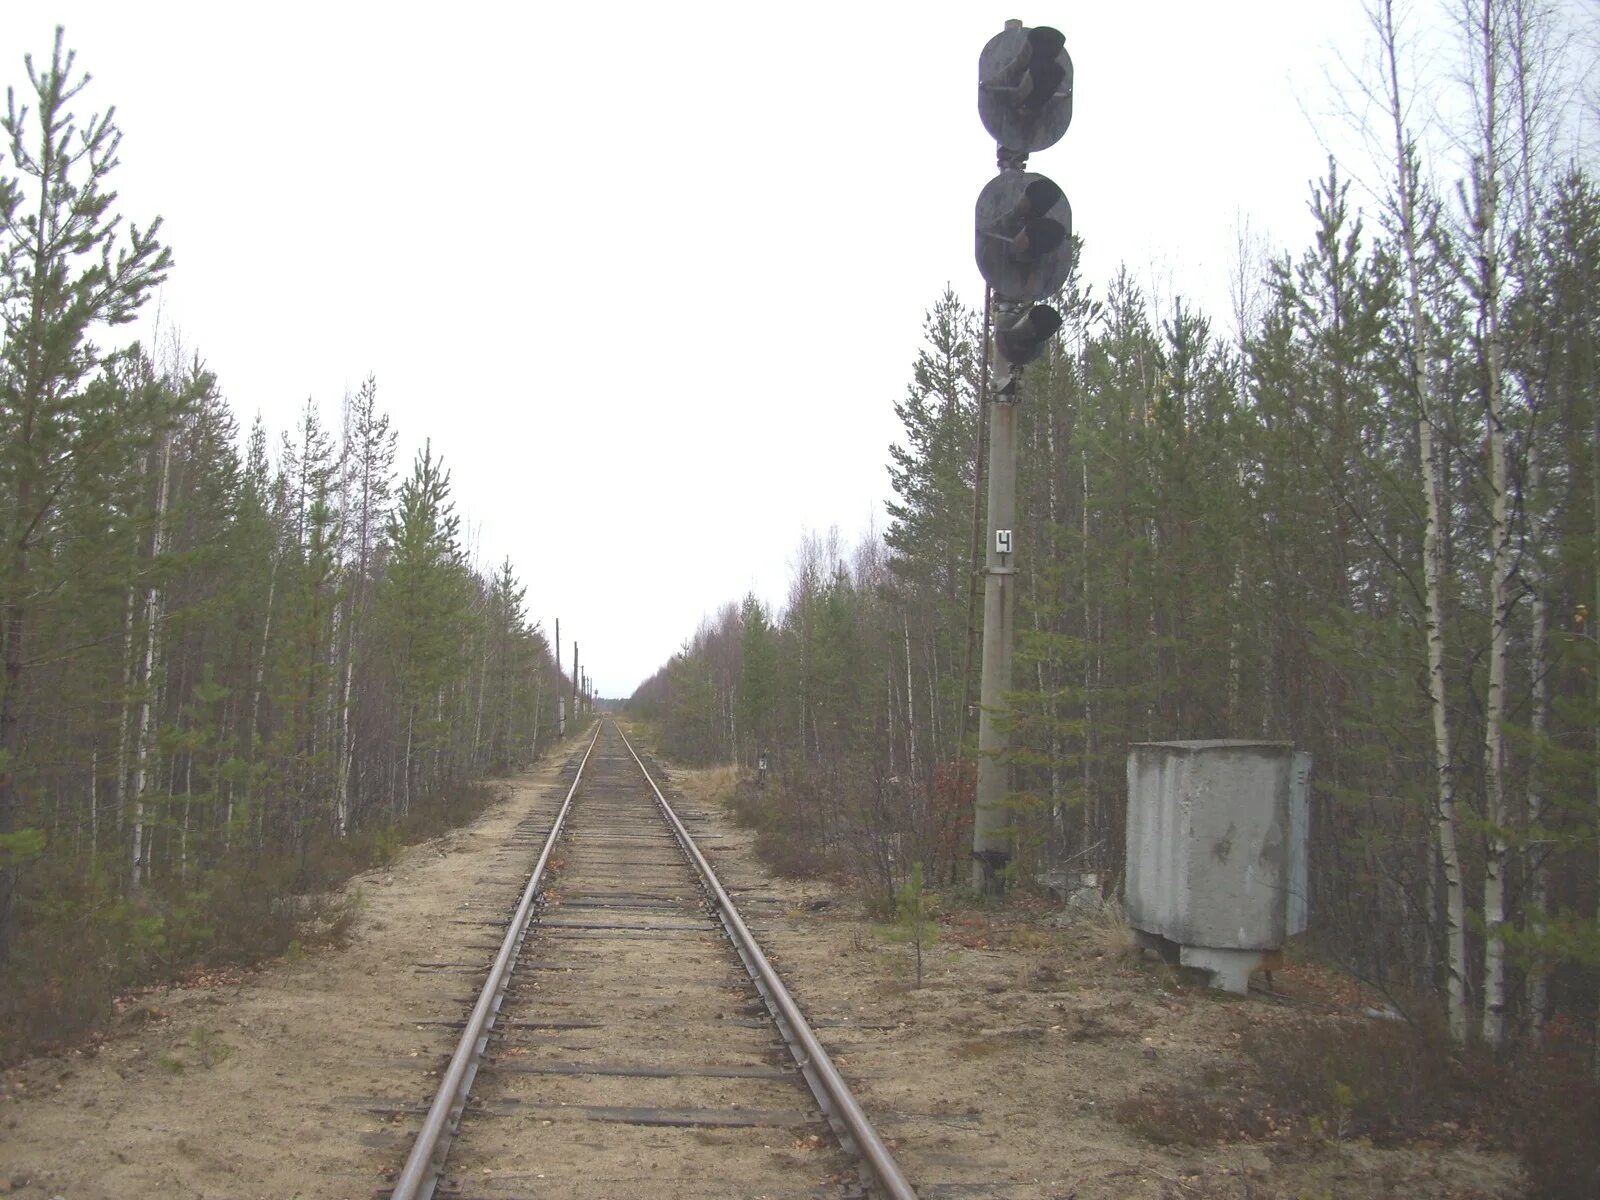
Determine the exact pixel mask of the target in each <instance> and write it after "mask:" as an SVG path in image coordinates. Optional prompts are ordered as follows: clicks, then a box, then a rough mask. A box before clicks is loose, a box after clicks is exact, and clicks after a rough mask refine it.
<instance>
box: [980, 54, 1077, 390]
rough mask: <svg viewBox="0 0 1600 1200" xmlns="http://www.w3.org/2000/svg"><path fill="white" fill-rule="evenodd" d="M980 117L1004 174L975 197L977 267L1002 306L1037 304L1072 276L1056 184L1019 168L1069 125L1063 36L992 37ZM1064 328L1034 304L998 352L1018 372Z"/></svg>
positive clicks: (1068, 224) (1007, 328) (984, 59)
mask: <svg viewBox="0 0 1600 1200" xmlns="http://www.w3.org/2000/svg"><path fill="white" fill-rule="evenodd" d="M978 116H979V117H980V118H981V119H982V121H983V126H984V128H985V129H987V130H988V131H989V133H990V134H991V135H992V136H993V137H994V139H995V141H996V142H998V143H999V148H1000V154H999V158H1000V163H1001V166H1002V168H1003V169H1002V170H1001V172H1000V174H999V175H997V176H996V177H995V178H994V179H992V180H990V181H989V183H988V184H987V185H986V186H985V187H984V189H983V191H982V192H980V193H979V194H978V204H977V211H976V221H975V224H976V257H977V260H978V270H979V271H980V272H981V273H982V274H983V277H984V279H985V280H986V281H987V282H988V284H989V286H990V287H992V288H993V289H994V293H995V298H996V299H997V300H999V301H1000V302H1001V304H1002V306H1005V307H1010V306H1016V305H1020V304H1023V303H1026V302H1027V301H1038V300H1043V299H1045V298H1046V297H1048V296H1052V295H1054V294H1055V293H1056V292H1058V291H1060V290H1061V287H1062V285H1063V284H1065V283H1066V281H1067V276H1068V275H1069V274H1071V272H1072V263H1073V253H1074V248H1073V244H1072V206H1071V205H1070V204H1069V203H1067V197H1066V194H1065V193H1064V192H1062V190H1061V188H1060V187H1058V186H1057V185H1056V184H1055V183H1054V182H1053V181H1052V180H1050V179H1048V178H1046V177H1045V176H1043V175H1037V174H1032V173H1030V172H1027V171H1024V170H1023V169H1022V167H1023V165H1024V164H1025V163H1026V162H1027V159H1028V155H1029V154H1030V153H1031V152H1033V151H1035V150H1044V149H1046V148H1048V147H1050V146H1053V145H1055V144H1056V142H1058V141H1060V140H1061V137H1062V135H1063V134H1065V133H1066V131H1067V126H1069V125H1070V124H1072V58H1071V56H1070V55H1068V54H1067V50H1066V38H1065V36H1063V35H1062V33H1061V31H1060V30H1058V29H1051V28H1049V27H1048V26H1037V27H1035V28H1032V29H1029V28H1026V27H1024V26H1023V25H1022V24H1021V23H1020V22H1012V23H1009V24H1008V25H1007V28H1006V29H1005V30H1004V31H1003V32H1001V33H998V34H996V35H995V36H994V37H992V38H990V39H989V42H988V44H987V45H985V46H984V48H983V52H982V53H981V54H979V56H978ZM1060 328H1061V314H1060V313H1058V312H1057V311H1056V310H1055V309H1054V308H1051V307H1050V306H1049V305H1047V304H1034V305H1032V306H1031V307H1030V308H1029V309H1028V310H1027V311H1026V312H1024V313H1023V314H1022V316H1021V318H1020V319H1018V320H1010V319H1009V317H1008V318H1007V322H1006V323H1005V324H1003V325H1001V326H999V327H998V328H997V330H996V334H995V348H996V349H997V350H998V351H999V353H1000V356H1001V357H1002V358H1004V359H1005V361H1006V362H1007V363H1009V364H1011V366H1013V367H1020V366H1022V365H1023V364H1024V363H1029V362H1032V361H1033V360H1034V359H1036V358H1038V357H1039V355H1040V354H1042V353H1043V352H1044V348H1045V346H1046V345H1048V343H1049V341H1050V338H1051V337H1053V336H1054V335H1055V332H1056V330H1058V329H1060ZM1001 391H1002V392H1003V393H1006V394H1011V393H1014V391H1015V388H1014V386H1006V387H1002V388H1001Z"/></svg>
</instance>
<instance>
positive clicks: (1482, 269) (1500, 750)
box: [1474, 0, 1512, 1046]
mask: <svg viewBox="0 0 1600 1200" xmlns="http://www.w3.org/2000/svg"><path fill="white" fill-rule="evenodd" d="M1479 13H1480V16H1479V18H1478V22H1477V25H1476V28H1475V30H1474V33H1475V35H1476V36H1477V37H1478V38H1479V39H1481V40H1480V42H1479V45H1478V46H1477V49H1478V50H1479V51H1480V52H1481V53H1482V55H1483V60H1482V68H1483V76H1482V78H1481V80H1480V81H1479V82H1480V86H1481V87H1482V89H1483V91H1482V102H1483V129H1482V133H1483V135H1484V137H1483V147H1482V152H1483V157H1482V160H1481V162H1480V164H1479V167H1478V170H1479V174H1480V179H1479V184H1478V189H1479V190H1478V196H1477V200H1476V204H1477V209H1478V211H1477V213H1476V214H1475V216H1476V221H1475V224H1476V227H1477V233H1478V281H1477V282H1478V287H1479V289H1480V291H1479V305H1480V309H1479V312H1480V317H1479V319H1480V321H1481V323H1482V326H1483V338H1484V342H1485V349H1486V351H1487V353H1486V359H1487V361H1486V363H1485V379H1484V423H1485V426H1486V429H1485V433H1486V434H1487V438H1488V449H1489V491H1490V496H1489V538H1490V550H1491V560H1490V567H1489V687H1488V694H1487V695H1486V697H1485V699H1484V721H1483V724H1484V733H1483V776H1484V817H1485V819H1486V821H1487V824H1488V834H1487V837H1486V838H1485V845H1484V862H1483V925H1484V939H1483V1040H1484V1041H1485V1042H1486V1043H1488V1044H1489V1045H1490V1046H1499V1045H1500V1044H1501V1042H1502V1041H1503V1040H1504V1037H1505V1003H1506V967H1505V935H1504V933H1503V928H1504V926H1505V922H1506V916H1507V910H1506V886H1505V883H1506V881H1505V870H1506V859H1507V851H1508V834H1507V826H1508V825H1509V823H1510V812H1509V809H1508V806H1507V803H1506V788H1505V711H1506V665H1507V662H1506V660H1507V638H1508V634H1509V632H1510V624H1511V606H1512V599H1511V570H1512V556H1511V549H1512V547H1511V514H1510V503H1509V500H1510V497H1509V480H1508V476H1509V471H1508V470H1507V462H1506V457H1507V453H1508V450H1507V445H1506V428H1505V394H1504V380H1503V376H1502V363H1501V345H1500V251H1499V246H1498V245H1497V238H1498V236H1499V187H1500V161H1499V158H1498V146H1497V142H1496V134H1497V131H1498V128H1497V126H1498V114H1497V104H1498V100H1499V88H1498V83H1499V68H1498V65H1497V63H1496V61H1495V55H1496V51H1497V50H1498V49H1499V40H1500V34H1499V30H1498V28H1497V24H1496V21H1495V0H1482V6H1481V8H1480V9H1479Z"/></svg>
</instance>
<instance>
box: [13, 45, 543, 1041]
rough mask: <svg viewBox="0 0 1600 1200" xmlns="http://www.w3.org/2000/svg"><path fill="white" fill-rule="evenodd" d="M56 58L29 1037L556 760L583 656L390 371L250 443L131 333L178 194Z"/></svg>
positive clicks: (16, 323) (90, 1013)
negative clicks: (392, 388) (484, 551)
mask: <svg viewBox="0 0 1600 1200" xmlns="http://www.w3.org/2000/svg"><path fill="white" fill-rule="evenodd" d="M27 74H28V81H29V86H28V88H27V98H26V100H24V99H22V98H20V97H18V96H17V95H16V94H14V93H13V94H10V95H9V98H8V105H7V109H6V112H5V115H4V118H3V119H0V127H3V129H4V133H5V136H6V142H5V156H4V159H3V160H0V319H3V322H4V323H3V327H0V329H3V340H0V664H3V673H0V1044H5V1045H6V1046H7V1047H8V1048H14V1049H21V1048H22V1047H23V1046H24V1045H25V1041H24V1039H25V1038H26V1037H27V1036H28V1035H29V1034H30V1033H47V1034H55V1033H61V1032H64V1031H65V1027H67V1026H70V1025H71V1024H72V1023H73V1022H74V1021H78V1020H84V1021H88V1020H92V1019H94V1018H95V1016H96V1015H97V1014H98V1013H99V1012H101V1011H103V1009H104V1007H105V1006H106V1005H107V1004H108V1003H109V998H110V989H111V988H113V987H115V986H118V985H122V984H127V983H130V982H134V981H136V980H141V979H146V978H148V977H149V976H150V975H151V974H152V973H160V972H165V971H172V970H175V969H178V968H179V967H181V966H182V965H184V964H186V963H191V962H194V961H197V960H205V959H216V958H220V957H228V956H233V955H236V954H240V953H245V952H246V951H245V950H244V947H246V946H250V947H252V948H253V949H254V950H255V951H256V952H258V953H270V952H271V951H272V944H271V939H270V937H269V936H268V935H267V934H266V933H265V932H263V931H264V930H265V929H266V928H268V927H269V926H270V925H271V924H272V922H273V921H274V920H275V917H276V914H278V913H281V912H284V911H293V910H294V906H286V905H285V903H284V897H285V896H286V895H288V894H290V893H306V894H311V893H314V892H316V891H317V890H318V889H320V888H322V887H325V886H326V885H327V884H328V883H330V882H331V881H332V880H333V879H335V878H336V877H337V876H338V875H339V873H340V872H343V871H348V870H350V869H357V868H359V867H361V866H364V865H366V860H367V859H368V858H369V857H371V856H377V855H380V854H387V853H389V852H392V847H393V846H394V845H395V844H396V842H397V840H398V838H399V836H400V832H401V831H402V830H420V829H425V828H430V827H436V826H437V825H438V824H439V823H440V822H441V821H442V820H443V819H445V817H446V816H447V815H449V814H451V813H456V812H458V811H459V809H458V806H457V801H458V800H459V798H461V797H462V796H464V795H466V794H467V792H468V790H469V789H470V785H471V784H472V781H474V780H476V779H479V778H481V777H482V776H484V775H486V774H488V773H491V772H498V771H509V770H513V769H516V768H518V767H520V766H522V765H524V764H526V763H527V762H529V761H530V760H531V759H532V758H533V757H534V756H535V755H536V754H537V753H538V752H539V751H540V750H542V749H543V748H544V747H545V746H547V745H548V744H549V741H550V739H552V738H553V737H554V735H555V724H556V709H555V704H554V697H555V695H556V694H557V692H558V690H561V689H562V688H563V687H564V686H566V685H565V684H564V683H563V681H562V680H561V678H560V676H559V675H558V673H557V671H556V667H555V664H554V662H553V660H552V656H551V654H550V651H549V648H548V647H547V645H546V643H545V639H544V637H543V634H542V633H541V631H540V630H539V628H538V626H537V625H535V624H533V623H531V622H530V621H529V620H528V617H527V614H526V589H525V588H524V586H523V585H522V584H521V583H519V582H518V580H517V577H516V573H515V570H514V568H513V566H512V564H511V563H509V562H506V563H504V564H502V565H501V566H500V567H499V568H498V569H497V570H495V571H493V572H487V573H486V572H480V571H479V570H478V569H476V568H475V567H474V566H473V564H471V563H469V562H468V561H467V559H466V558H465V556H464V554H463V553H462V550H461V547H460V545H459V538H458V528H459V520H458V518H457V517H456V516H455V514H454V507H453V506H454V503H455V501H454V498H453V495H452V492H451V486H450V478H449V474H448V472H446V471H445V470H444V468H443V465H442V463H440V461H439V460H438V458H437V456H436V455H435V454H434V453H433V451H432V448H431V446H428V447H426V448H425V449H424V450H423V451H422V453H421V454H419V455H418V457H417V461H416V463H415V465H414V467H413V469H412V472H411V474H410V476H409V477H408V478H407V479H405V480H404V481H403V482H401V483H400V484H399V485H398V487H397V486H396V481H395V480H394V478H393V473H394V455H395V443H396V435H395V432H394V431H393V430H392V429H391V428H390V423H389V419H388V417H387V416H386V415H385V414H384V413H383V411H382V409H381V407H380V406H379V401H378V391H377V382H376V380H375V379H373V378H371V377H369V378H368V379H367V380H366V381H365V382H364V383H363V384H362V385H361V387H360V388H359V389H358V390H357V391H356V392H355V393H354V394H352V395H350V396H347V397H345V405H344V412H343V414H342V417H343V419H342V426H341V428H339V429H332V428H329V427H328V426H327V425H326V424H325V423H324V421H323V418H322V416H321V414H320V412H319V409H318V407H317V405H316V404H315V403H313V402H311V401H309V400H308V401H307V404H306V407H305V409H304V412H303V414H302V416H301V418H300V420H299V422H298V423H297V425H296V428H295V429H293V430H292V431H289V432H286V433H285V434H284V435H283V438H282V442H281V445H280V447H279V449H278V453H277V455H276V457H275V458H274V456H273V455H271V454H270V453H269V450H268V447H269V439H268V433H267V430H266V429H265V428H264V427H263V426H262V425H261V423H260V421H259V420H258V421H257V422H256V423H255V425H254V426H253V427H252V428H251V430H250V432H249V434H248V435H247V437H246V438H245V443H244V445H243V447H240V445H239V444H238V442H239V438H238V432H239V431H238V427H237V424H236V422H235V420H234V418H233V416H232V414H231V413H230V411H229V409H228V406H227V403H226V400H225V399H224V396H223V391H222V384H221V382H220V381H219V380H218V379H217V378H216V377H215V376H214V375H212V373H211V372H209V371H208V370H207V369H206V368H205V366H204V364H203V362H202V361H201V359H200V358H199V357H198V356H197V355H190V354H186V353H185V352H183V351H182V350H181V349H180V348H178V347H177V346H176V344H172V343H169V344H167V345H163V346H161V347H158V348H157V352H156V353H153V352H152V350H151V348H149V347H145V346H141V345H139V344H130V345H124V346H117V345H116V344H115V341H114V339H115V338H116V337H117V335H118V333H119V332H120V330H119V327H121V326H125V325H126V324H127V323H128V322H129V321H131V320H132V319H133V318H134V317H135V316H136V315H137V314H138V312H139V311H140V307H141V305H142V304H143V303H144V302H145V301H146V300H147V299H148V298H149V297H150V296H151V294H152V293H153V289H154V288H155V287H156V285H158V284H159V283H160V282H161V280H162V279H163V278H164V277H165V275H166V274H167V272H168V271H169V270H170V269H171V256H170V254H169V252H168V251H167V249H166V248H165V247H164V246H163V245H162V244H161V243H160V241H159V240H158V238H157V231H158V230H159V228H160V222H159V221H151V222H150V223H149V224H148V225H147V226H135V225H132V224H129V223H126V222H125V221H124V220H123V218H122V216H121V214H120V213H119V212H118V211H117V208H116V197H115V193H114V191H112V185H111V176H112V175H113V173H114V170H115V167H116V160H117V154H118V150H119V145H120V135H119V133H118V131H117V127H116V124H115V121H114V117H113V113H111V112H106V113H104V114H97V115H94V116H91V117H89V118H88V119H87V120H86V121H84V120H80V119H79V118H77V117H74V116H73V115H72V114H73V110H74V106H75V104H79V103H81V100H82V89H83V87H84V84H85V83H86V82H87V77H86V76H82V75H78V74H75V69H74V60H73V56H72V54H71V53H70V52H68V51H67V50H66V49H65V43H64V39H63V37H62V35H61V34H60V33H59V32H58V34H57V38H56V43H55V47H54V50H53V51H52V54H51V57H50V59H49V61H48V62H47V63H43V64H36V63H35V62H34V61H33V60H32V59H31V58H30V59H28V60H27ZM108 346H111V347H114V348H108ZM306 903H309V901H307V902H306ZM252 926H253V928H252ZM290 936H293V934H292V933H291V934H290ZM65 995H70V996H71V997H72V999H71V1002H70V1003H68V1002H65V1001H64V1000H63V997H64V996H65ZM12 1035H15V1037H13V1036H12Z"/></svg>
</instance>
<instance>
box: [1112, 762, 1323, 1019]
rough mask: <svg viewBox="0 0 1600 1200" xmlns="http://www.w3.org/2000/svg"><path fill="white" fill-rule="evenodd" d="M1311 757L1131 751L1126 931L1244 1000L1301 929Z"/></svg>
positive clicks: (1305, 910) (1129, 764)
mask: <svg viewBox="0 0 1600 1200" xmlns="http://www.w3.org/2000/svg"><path fill="white" fill-rule="evenodd" d="M1310 775H1311V756H1310V755H1309V754H1304V753H1296V751H1295V749H1294V747H1293V746H1292V745H1290V744H1289V743H1287V742H1248V741H1193V742H1140V743H1136V744H1135V745H1134V746H1133V748H1132V750H1131V751H1130V752H1129V754H1128V867H1127V870H1128V878H1127V895H1126V910H1127V915H1128V923H1129V925H1131V926H1132V927H1133V929H1134V930H1135V932H1136V933H1137V934H1138V935H1139V936H1140V940H1141V941H1142V942H1144V943H1145V944H1146V945H1149V946H1153V947H1156V948H1159V949H1161V950H1162V951H1163V953H1166V954H1167V955H1168V956H1169V957H1170V956H1171V955H1172V952H1173V950H1174V948H1176V956H1177V959H1178V961H1179V962H1181V963H1183V964H1185V965H1186V966H1191V967H1197V968H1199V969H1201V970H1206V971H1209V972H1211V986H1212V987H1216V988H1224V989H1226V990H1228V991H1231V992H1240V993H1242V992H1245V991H1246V990H1248V987H1249V982H1250V972H1251V971H1253V970H1254V969H1255V968H1256V967H1257V966H1258V965H1259V964H1260V962H1261V959H1262V956H1263V954H1264V953H1266V952H1268V951H1274V950H1277V949H1279V948H1280V947H1282V945H1283V943H1284V941H1285V940H1286V939H1287V938H1288V937H1289V936H1290V935H1291V934H1296V933H1302V932H1304V930H1305V928H1306V916H1307V909H1306V875H1307V858H1306V855H1307V830H1308V827H1309V825H1310V790H1309V789H1310Z"/></svg>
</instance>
